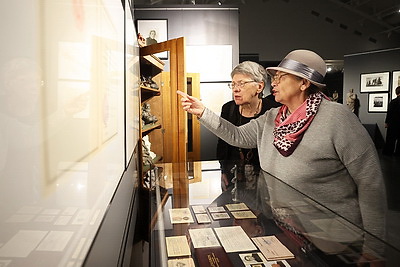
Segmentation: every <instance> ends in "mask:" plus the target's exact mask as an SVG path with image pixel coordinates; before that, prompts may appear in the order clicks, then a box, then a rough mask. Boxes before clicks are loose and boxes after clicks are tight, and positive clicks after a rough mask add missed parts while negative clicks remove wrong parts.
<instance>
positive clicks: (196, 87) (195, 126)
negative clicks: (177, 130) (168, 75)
mask: <svg viewBox="0 0 400 267" xmlns="http://www.w3.org/2000/svg"><path fill="white" fill-rule="evenodd" d="M187 78H188V80H189V78H190V81H191V83H190V84H191V90H190V92H189V94H190V95H192V96H194V97H196V98H198V99H200V73H188V74H187ZM188 91H189V89H188ZM188 118H189V119H188V123H190V124H191V127H192V135H191V136H188V138H191V143H192V150H191V151H188V161H199V160H200V155H201V150H200V149H201V145H200V143H201V142H200V140H201V139H200V122H199V121H198V120H197V118H196V117H195V116H192V115H189V114H188Z"/></svg>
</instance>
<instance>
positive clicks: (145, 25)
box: [136, 19, 168, 59]
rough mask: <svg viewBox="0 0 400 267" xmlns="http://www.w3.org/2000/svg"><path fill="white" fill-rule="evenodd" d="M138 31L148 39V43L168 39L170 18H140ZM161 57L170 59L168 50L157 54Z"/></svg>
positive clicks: (137, 22)
mask: <svg viewBox="0 0 400 267" xmlns="http://www.w3.org/2000/svg"><path fill="white" fill-rule="evenodd" d="M136 24H137V25H136V26H137V31H138V33H140V34H141V35H142V36H143V37H144V39H145V40H146V45H151V44H155V43H161V42H164V41H167V40H168V20H166V19H138V20H136ZM156 56H157V57H158V58H160V59H168V52H167V51H165V52H161V53H158V54H156Z"/></svg>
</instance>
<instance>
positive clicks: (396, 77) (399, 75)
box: [391, 71, 400, 99]
mask: <svg viewBox="0 0 400 267" xmlns="http://www.w3.org/2000/svg"><path fill="white" fill-rule="evenodd" d="M392 75H393V76H392V78H393V79H392V94H391V95H392V99H395V98H396V97H397V95H396V88H397V87H398V86H400V71H393V74H392Z"/></svg>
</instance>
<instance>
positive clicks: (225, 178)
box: [221, 173, 229, 191]
mask: <svg viewBox="0 0 400 267" xmlns="http://www.w3.org/2000/svg"><path fill="white" fill-rule="evenodd" d="M228 184H229V181H228V176H227V175H226V173H221V188H222V191H226V190H227V187H228Z"/></svg>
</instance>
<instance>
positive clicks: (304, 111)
mask: <svg viewBox="0 0 400 267" xmlns="http://www.w3.org/2000/svg"><path fill="white" fill-rule="evenodd" d="M322 98H326V99H329V98H328V97H326V96H325V95H324V94H323V93H321V92H318V93H315V94H312V95H310V96H308V98H307V99H306V101H304V103H303V104H301V106H300V107H298V108H297V109H296V110H295V111H294V112H293V113H292V114H289V115H288V114H287V113H288V108H287V106H281V107H280V109H279V112H278V114H277V115H276V118H275V128H274V131H273V135H274V142H273V144H274V146H275V147H276V149H278V151H279V153H281V154H282V156H284V157H288V156H290V155H291V154H292V153H293V151H294V150H295V149H296V147H297V146H298V144H299V143H300V141H301V139H302V138H303V135H304V133H305V132H306V130H307V129H308V127H309V126H310V124H311V122H312V121H313V119H314V117H315V115H316V114H317V112H318V108H319V105H320V104H321V101H322Z"/></svg>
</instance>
